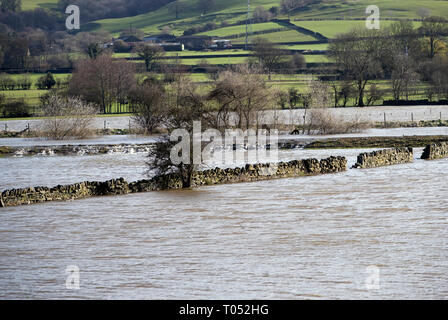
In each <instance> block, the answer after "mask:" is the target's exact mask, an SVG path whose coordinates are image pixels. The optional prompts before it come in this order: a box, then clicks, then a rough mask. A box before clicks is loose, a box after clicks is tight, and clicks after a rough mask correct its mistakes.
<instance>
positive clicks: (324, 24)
mask: <svg viewBox="0 0 448 320" xmlns="http://www.w3.org/2000/svg"><path fill="white" fill-rule="evenodd" d="M292 23H294V24H295V25H297V26H299V27H302V28H307V29H310V30H313V31H315V32H319V33H321V34H323V35H324V36H326V37H327V38H335V37H336V36H337V35H338V34H341V33H346V32H348V31H350V30H352V29H354V28H364V27H365V25H366V23H365V21H364V20H325V21H293V22H292ZM392 23H393V21H389V20H383V21H381V22H380V28H387V27H388V26H390V25H391V24H392ZM420 25H421V23H420V22H414V27H419V26H420Z"/></svg>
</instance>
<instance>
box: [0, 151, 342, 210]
mask: <svg viewBox="0 0 448 320" xmlns="http://www.w3.org/2000/svg"><path fill="white" fill-rule="evenodd" d="M345 170H347V160H346V159H345V158H344V157H330V158H328V159H323V160H320V161H319V160H317V159H306V160H294V161H290V162H280V163H275V164H274V163H270V164H254V165H249V164H248V165H246V166H245V167H242V168H228V169H221V168H216V169H211V170H205V171H198V172H195V173H194V175H193V180H192V187H197V186H203V185H214V184H224V183H238V182H249V181H262V180H269V179H277V178H288V177H298V176H307V175H318V174H330V173H337V172H342V171H345ZM181 188H182V182H181V179H180V177H179V176H178V175H176V174H169V175H162V176H157V177H154V178H152V179H150V180H140V181H136V182H132V183H128V182H126V181H125V180H124V179H123V178H120V179H114V180H109V181H105V182H89V181H86V182H82V183H76V184H72V185H66V186H61V185H59V186H56V187H54V188H48V187H35V188H24V189H12V190H6V191H3V192H2V193H1V194H0V206H1V207H5V206H18V205H27V204H33V203H41V202H47V201H67V200H75V199H83V198H89V197H95V196H105V195H121V194H128V193H136V192H148V191H157V190H167V189H181Z"/></svg>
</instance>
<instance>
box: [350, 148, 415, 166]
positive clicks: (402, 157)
mask: <svg viewBox="0 0 448 320" xmlns="http://www.w3.org/2000/svg"><path fill="white" fill-rule="evenodd" d="M413 161H414V151H413V149H412V148H394V149H384V150H379V151H374V152H370V153H361V154H360V155H359V156H358V160H357V162H356V164H355V165H354V166H353V168H359V169H367V168H377V167H383V166H390V165H394V164H403V163H409V162H413Z"/></svg>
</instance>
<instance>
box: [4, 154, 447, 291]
mask: <svg viewBox="0 0 448 320" xmlns="http://www.w3.org/2000/svg"><path fill="white" fill-rule="evenodd" d="M363 151H369V150H307V151H305V150H290V151H282V152H280V158H281V159H282V160H288V159H292V158H307V157H310V156H313V157H318V158H324V157H327V156H329V155H345V156H347V157H348V159H349V165H351V164H353V163H354V161H355V158H356V155H357V154H358V153H359V152H363ZM420 153H421V149H418V150H417V152H416V156H418V155H420ZM142 160H144V155H143V154H126V155H118V154H115V155H101V156H86V157H82V156H78V157H24V158H3V159H0V168H1V171H2V173H1V178H0V189H5V188H10V187H19V186H29V185H39V184H41V185H55V184H59V183H72V182H77V181H82V180H86V179H90V180H92V179H93V180H94V179H99V180H106V179H108V178H114V177H117V176H124V177H125V178H127V179H129V180H133V179H139V178H141V177H142V175H143V171H144V169H145V168H144V165H142ZM447 171H448V159H446V160H437V161H432V162H426V161H423V160H418V159H416V160H415V162H414V163H412V164H406V165H397V166H391V167H384V168H377V169H370V170H349V171H347V172H344V173H340V174H335V175H325V176H313V177H301V178H292V179H279V180H273V181H263V182H254V183H245V184H233V185H218V186H207V187H201V188H198V189H194V190H185V191H172V192H171V191H168V192H151V193H143V194H132V195H126V196H118V197H102V198H91V199H86V200H79V201H72V202H53V203H45V204H38V205H33V206H23V207H11V208H2V209H0V215H1V222H0V298H1V299H7V298H8V299H11V298H18V299H30V298H37V299H53V298H67V299H71V298H73V299H80V298H89V299H90V298H100V299H114V298H126V299H192V298H201V299H326V298H335V299H342V298H348V299H358V298H360V299H373V298H375V299H398V298H401V299H413V298H417V299H419V298H423V299H436V298H441V299H446V298H448V243H447V237H448V219H447V215H448V197H447V195H448V184H447V181H446V175H445V174H446V172H447ZM70 265H75V266H78V267H79V270H80V273H79V276H80V278H79V280H80V288H79V290H70V289H67V288H66V279H67V274H66V268H67V266H70ZM369 266H374V267H375V268H377V270H378V271H379V279H378V280H379V281H378V282H377V284H378V286H379V287H377V288H376V289H375V288H374V289H372V288H370V289H369V288H368V287H367V286H366V281H367V280H368V279H369V276H370V274H369V272H368V270H369V269H367V267H369Z"/></svg>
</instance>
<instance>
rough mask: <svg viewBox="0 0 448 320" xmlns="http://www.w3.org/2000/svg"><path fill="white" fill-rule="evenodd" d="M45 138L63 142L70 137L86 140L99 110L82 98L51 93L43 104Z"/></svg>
mask: <svg viewBox="0 0 448 320" xmlns="http://www.w3.org/2000/svg"><path fill="white" fill-rule="evenodd" d="M42 113H43V116H45V117H48V118H46V119H44V120H43V122H42V127H41V129H42V131H43V134H44V136H46V137H48V138H52V139H57V140H62V139H66V138H69V137H75V138H85V137H87V136H88V135H89V134H90V132H91V130H90V129H91V128H90V127H91V124H92V121H93V119H94V115H95V114H97V113H98V108H97V107H96V106H95V105H93V104H90V103H86V102H84V101H82V100H81V99H80V98H74V97H62V96H60V95H58V94H56V93H53V92H52V93H50V94H49V95H48V96H47V97H46V98H45V99H43V103H42Z"/></svg>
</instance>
